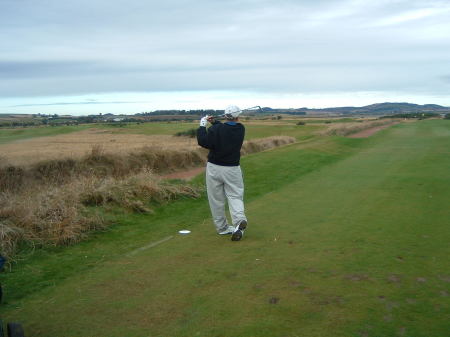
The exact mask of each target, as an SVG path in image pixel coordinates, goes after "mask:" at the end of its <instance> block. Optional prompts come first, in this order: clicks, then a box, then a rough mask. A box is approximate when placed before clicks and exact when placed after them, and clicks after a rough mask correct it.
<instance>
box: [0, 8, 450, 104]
mask: <svg viewBox="0 0 450 337" xmlns="http://www.w3.org/2000/svg"><path fill="white" fill-rule="evenodd" d="M426 6H429V7H433V8H440V6H441V7H443V8H444V7H445V6H446V5H445V3H444V2H440V1H428V2H426V3H424V2H423V1H418V0H415V1H406V0H405V1H387V0H380V1H377V2H373V1H363V0H346V1H338V0H335V1H330V0H329V1H301V2H299V1H294V0H284V1H270V0H262V1H256V0H241V1H219V0H214V1H212V0H199V1H195V2H194V1H187V0H172V1H165V2H155V1H150V2H145V1H140V0H139V1H137V0H127V1H124V0H120V1H106V0H89V1H88V0H80V1H76V2H63V1H56V0H47V1H43V0H33V1H31V0H23V1H11V0H8V1H6V0H4V1H2V2H1V3H0V39H1V40H2V42H3V43H2V44H1V45H0V96H3V97H17V96H27V95H38V96H39V95H70V94H82V93H92V92H118V91H174V90H220V89H226V90H257V91H272V92H273V91H276V92H283V91H287V92H295V91H301V92H313V91H339V90H348V91H352V90H368V91H370V90H398V89H399V88H400V89H403V90H410V91H424V92H425V91H428V92H435V91H444V90H448V87H447V86H443V85H440V86H438V85H437V83H438V82H440V83H442V80H441V81H439V80H437V78H439V76H440V75H439V74H442V72H444V71H446V69H447V64H446V60H448V58H449V56H450V47H449V46H447V45H446V44H444V42H445V41H446V39H447V38H446V37H445V39H444V38H443V37H440V36H439V34H442V31H445V30H447V31H448V32H449V34H450V24H449V22H450V20H448V19H449V18H450V17H449V14H448V12H447V14H445V13H446V12H443V13H442V14H441V15H440V16H438V17H436V20H437V19H439V20H440V21H436V22H435V23H439V24H440V26H439V29H434V28H433V27H434V26H433V25H434V24H435V23H433V22H431V21H432V19H433V18H424V19H423V21H421V20H418V21H415V22H414V24H411V23H408V22H406V23H402V24H399V25H395V26H394V27H390V26H382V27H375V26H373V27H371V24H374V25H375V24H376V23H377V22H380V20H383V19H385V18H387V17H394V16H396V15H403V13H405V12H408V11H410V10H420V9H421V8H425V7H426ZM422 25H423V26H422ZM423 28H426V29H427V30H428V31H429V32H428V31H427V34H423ZM421 34H422V35H421ZM442 35H444V36H445V34H442Z"/></svg>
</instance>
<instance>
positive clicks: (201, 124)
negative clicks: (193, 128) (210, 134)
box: [200, 116, 208, 127]
mask: <svg viewBox="0 0 450 337" xmlns="http://www.w3.org/2000/svg"><path fill="white" fill-rule="evenodd" d="M206 124H208V116H205V117H202V119H200V126H205V127H206Z"/></svg>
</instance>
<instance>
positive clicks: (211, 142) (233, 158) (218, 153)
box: [197, 121, 245, 166]
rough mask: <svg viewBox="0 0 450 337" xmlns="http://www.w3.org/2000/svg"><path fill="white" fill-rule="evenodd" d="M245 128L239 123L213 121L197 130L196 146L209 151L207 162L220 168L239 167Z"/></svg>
mask: <svg viewBox="0 0 450 337" xmlns="http://www.w3.org/2000/svg"><path fill="white" fill-rule="evenodd" d="M244 136H245V127H244V125H242V124H241V123H235V122H225V123H221V122H219V121H215V122H214V123H213V125H212V126H211V127H210V128H209V129H206V127H204V126H201V127H199V128H198V130H197V142H198V145H200V146H202V147H204V148H206V149H209V154H208V161H209V162H210V163H213V164H216V165H221V166H239V161H240V158H241V147H242V143H243V142H244Z"/></svg>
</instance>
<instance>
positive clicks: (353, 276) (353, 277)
mask: <svg viewBox="0 0 450 337" xmlns="http://www.w3.org/2000/svg"><path fill="white" fill-rule="evenodd" d="M345 279H346V280H350V281H354V282H359V281H367V280H369V276H368V275H367V274H350V275H346V276H345Z"/></svg>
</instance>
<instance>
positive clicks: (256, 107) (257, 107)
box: [205, 105, 263, 118]
mask: <svg viewBox="0 0 450 337" xmlns="http://www.w3.org/2000/svg"><path fill="white" fill-rule="evenodd" d="M255 109H258V110H259V112H263V110H262V108H261V107H260V106H259V105H255V106H252V107H250V108H245V109H242V110H241V111H242V112H244V111H249V110H255ZM205 117H207V118H208V117H213V118H224V117H225V114H222V115H217V116H205Z"/></svg>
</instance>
